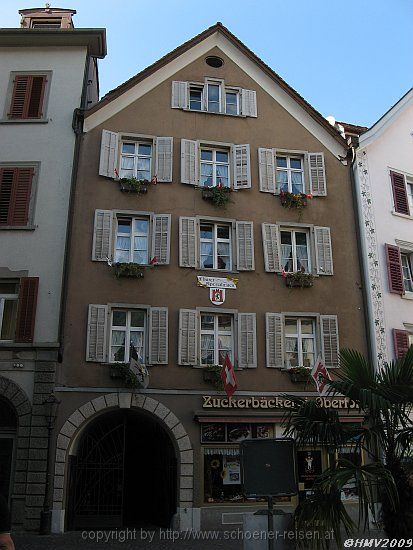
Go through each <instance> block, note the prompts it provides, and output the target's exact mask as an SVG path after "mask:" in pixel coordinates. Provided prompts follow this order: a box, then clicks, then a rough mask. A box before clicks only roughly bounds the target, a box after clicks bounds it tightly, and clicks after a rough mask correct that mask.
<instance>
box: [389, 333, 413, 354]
mask: <svg viewBox="0 0 413 550" xmlns="http://www.w3.org/2000/svg"><path fill="white" fill-rule="evenodd" d="M393 340H394V351H395V353H396V358H397V359H401V358H402V357H404V356H405V355H406V353H407V352H408V350H409V347H410V342H409V333H408V332H407V330H399V329H397V328H394V329H393Z"/></svg>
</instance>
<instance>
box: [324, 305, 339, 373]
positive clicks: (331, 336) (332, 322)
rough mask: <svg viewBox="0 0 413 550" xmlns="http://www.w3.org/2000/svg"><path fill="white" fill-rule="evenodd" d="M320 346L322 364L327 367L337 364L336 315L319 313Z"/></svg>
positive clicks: (336, 365)
mask: <svg viewBox="0 0 413 550" xmlns="http://www.w3.org/2000/svg"><path fill="white" fill-rule="evenodd" d="M320 326H321V346H322V350H323V358H324V365H325V366H326V367H328V368H330V367H338V366H339V355H340V348H339V340H338V320H337V316H336V315H320Z"/></svg>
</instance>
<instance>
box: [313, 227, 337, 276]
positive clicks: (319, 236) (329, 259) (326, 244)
mask: <svg viewBox="0 0 413 550" xmlns="http://www.w3.org/2000/svg"><path fill="white" fill-rule="evenodd" d="M314 240H315V257H316V266H317V273H318V275H333V252H332V248H331V235H330V228H329V227H317V226H315V227H314Z"/></svg>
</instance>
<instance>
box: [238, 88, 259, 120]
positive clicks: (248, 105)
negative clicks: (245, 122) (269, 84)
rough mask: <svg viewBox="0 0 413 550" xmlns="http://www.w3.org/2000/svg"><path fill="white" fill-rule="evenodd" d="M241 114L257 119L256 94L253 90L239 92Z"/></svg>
mask: <svg viewBox="0 0 413 550" xmlns="http://www.w3.org/2000/svg"><path fill="white" fill-rule="evenodd" d="M241 114H242V115H244V116H253V117H255V118H256V117H257V92H255V90H242V91H241Z"/></svg>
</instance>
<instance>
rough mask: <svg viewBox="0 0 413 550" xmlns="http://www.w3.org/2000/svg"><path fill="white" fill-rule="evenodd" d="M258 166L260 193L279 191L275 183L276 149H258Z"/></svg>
mask: <svg viewBox="0 0 413 550" xmlns="http://www.w3.org/2000/svg"><path fill="white" fill-rule="evenodd" d="M258 166H259V178H260V191H262V192H263V193H273V194H275V193H276V191H277V188H276V181H275V159H274V149H264V148H263V147H260V148H259V149H258Z"/></svg>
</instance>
